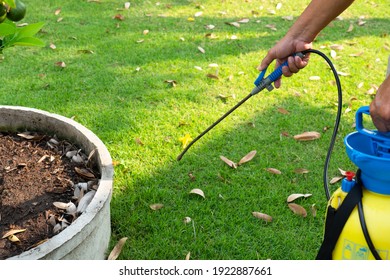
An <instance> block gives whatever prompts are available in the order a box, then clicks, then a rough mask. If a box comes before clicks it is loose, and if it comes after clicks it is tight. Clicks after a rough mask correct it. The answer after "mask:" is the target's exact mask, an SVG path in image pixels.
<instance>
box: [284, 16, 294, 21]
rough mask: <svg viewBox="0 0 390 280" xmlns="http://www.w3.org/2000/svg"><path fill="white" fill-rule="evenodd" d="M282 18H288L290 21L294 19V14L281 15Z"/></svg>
mask: <svg viewBox="0 0 390 280" xmlns="http://www.w3.org/2000/svg"><path fill="white" fill-rule="evenodd" d="M282 19H284V20H288V21H292V20H294V16H292V15H288V16H284V17H282Z"/></svg>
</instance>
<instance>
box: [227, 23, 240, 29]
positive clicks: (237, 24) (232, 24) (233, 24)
mask: <svg viewBox="0 0 390 280" xmlns="http://www.w3.org/2000/svg"><path fill="white" fill-rule="evenodd" d="M225 23H226V24H227V25H231V26H235V27H237V28H238V27H240V24H239V23H238V22H225Z"/></svg>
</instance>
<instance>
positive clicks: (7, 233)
mask: <svg viewBox="0 0 390 280" xmlns="http://www.w3.org/2000/svg"><path fill="white" fill-rule="evenodd" d="M24 231H26V229H11V230H10V231H7V232H6V233H5V234H4V235H3V237H1V239H3V238H7V237H9V236H11V235H15V234H17V233H20V232H24Z"/></svg>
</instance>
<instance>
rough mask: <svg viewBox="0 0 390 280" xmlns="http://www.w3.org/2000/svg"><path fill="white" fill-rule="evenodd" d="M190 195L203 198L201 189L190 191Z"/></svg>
mask: <svg viewBox="0 0 390 280" xmlns="http://www.w3.org/2000/svg"><path fill="white" fill-rule="evenodd" d="M190 194H197V195H199V196H201V197H203V198H205V196H204V193H203V191H202V190H201V189H192V190H191V191H190Z"/></svg>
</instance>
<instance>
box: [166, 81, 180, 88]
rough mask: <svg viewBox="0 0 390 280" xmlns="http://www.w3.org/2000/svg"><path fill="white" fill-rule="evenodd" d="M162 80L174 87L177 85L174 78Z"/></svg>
mask: <svg viewBox="0 0 390 280" xmlns="http://www.w3.org/2000/svg"><path fill="white" fill-rule="evenodd" d="M164 82H165V83H167V84H169V85H171V86H172V87H175V86H176V85H177V82H176V81H175V80H165V81H164Z"/></svg>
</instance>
